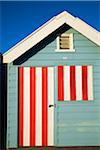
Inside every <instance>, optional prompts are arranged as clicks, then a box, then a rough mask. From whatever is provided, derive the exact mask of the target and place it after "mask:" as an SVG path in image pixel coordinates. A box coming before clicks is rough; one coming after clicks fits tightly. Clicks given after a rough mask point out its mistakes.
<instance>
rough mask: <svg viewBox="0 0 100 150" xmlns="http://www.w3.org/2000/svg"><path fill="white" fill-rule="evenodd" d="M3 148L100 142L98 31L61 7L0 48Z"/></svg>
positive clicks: (86, 144)
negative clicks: (0, 61) (4, 80)
mask: <svg viewBox="0 0 100 150" xmlns="http://www.w3.org/2000/svg"><path fill="white" fill-rule="evenodd" d="M3 63H4V64H5V65H6V66H7V148H18V147H31V146H33V147H34V146H100V33H99V32H98V31H97V30H95V29H94V28H93V27H91V26H89V25H88V24H87V23H85V22H84V21H82V20H81V19H79V18H78V17H74V16H72V15H71V14H69V13H68V12H66V11H64V12H62V13H60V14H58V15H57V16H54V17H53V18H52V19H50V20H49V21H48V22H47V23H45V24H44V25H42V26H41V27H40V28H39V29H37V30H36V31H34V32H33V33H31V34H30V35H29V36H27V37H26V38H25V39H23V40H22V41H20V42H19V43H18V44H16V45H15V46H14V47H12V48H11V49H10V50H8V51H7V52H6V53H4V54H3Z"/></svg>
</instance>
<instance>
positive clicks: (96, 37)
mask: <svg viewBox="0 0 100 150" xmlns="http://www.w3.org/2000/svg"><path fill="white" fill-rule="evenodd" d="M66 24H68V25H69V26H71V27H72V28H74V29H75V30H76V31H78V32H80V33H81V34H83V35H84V36H86V37H87V38H88V39H90V40H91V41H92V42H94V43H96V44H97V45H98V46H100V33H99V32H98V31H96V30H95V29H94V28H92V27H91V26H89V25H88V24H86V23H85V22H83V21H82V20H81V19H79V18H76V19H75V20H74V21H66Z"/></svg>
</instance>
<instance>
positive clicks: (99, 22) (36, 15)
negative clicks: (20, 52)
mask: <svg viewBox="0 0 100 150" xmlns="http://www.w3.org/2000/svg"><path fill="white" fill-rule="evenodd" d="M64 10H66V11H68V12H70V13H71V14H72V15H74V16H78V17H79V18H81V19H82V20H84V21H85V22H87V23H88V24H90V25H91V26H92V27H94V28H95V29H97V30H99V31H100V15H99V14H100V2H99V1H98V2H95V1H89V2H87V1H77V2H74V1H58V2H57V1H44V2H43V1H40V2H39V1H36V2H35V1H30V2H28V1H26V2H25V1H24V2H23V1H22V2H21V1H17V2H13V1H8V2H3V1H2V2H0V35H1V36H0V52H1V53H4V52H5V51H7V50H8V49H9V48H11V47H12V46H14V45H15V44H16V43H18V42H19V41H20V40H22V39H23V38H24V37H26V36H27V35H29V34H30V33H31V32H33V31H34V30H35V29H37V28H38V27H40V26H41V25H42V24H44V23H45V22H46V21H48V20H49V19H50V18H52V17H53V16H54V15H57V14H58V13H60V12H62V11H64Z"/></svg>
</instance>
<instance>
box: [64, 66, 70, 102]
mask: <svg viewBox="0 0 100 150" xmlns="http://www.w3.org/2000/svg"><path fill="white" fill-rule="evenodd" d="M64 100H65V101H66V100H70V67H69V66H64Z"/></svg>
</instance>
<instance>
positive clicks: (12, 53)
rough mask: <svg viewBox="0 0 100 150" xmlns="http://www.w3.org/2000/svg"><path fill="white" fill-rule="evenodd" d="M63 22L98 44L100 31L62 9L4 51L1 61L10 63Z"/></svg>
mask: <svg viewBox="0 0 100 150" xmlns="http://www.w3.org/2000/svg"><path fill="white" fill-rule="evenodd" d="M64 23H66V24H68V25H69V26H71V27H72V28H74V29H75V30H77V31H78V32H80V33H81V34H83V35H84V36H86V37H87V38H88V39H90V40H91V41H92V42H94V43H96V44H97V45H98V46H100V32H98V31H96V30H95V29H93V28H92V27H90V26H89V25H88V24H87V23H85V22H83V21H82V20H80V19H79V18H75V17H74V16H72V15H71V14H69V13H68V12H66V11H64V12H62V13H60V14H59V15H57V16H56V17H53V18H52V19H50V20H49V21H48V22H47V23H45V24H44V25H43V26H41V27H40V28H39V29H37V30H36V31H35V32H33V33H32V34H30V35H29V36H28V37H26V38H25V39H23V40H22V41H21V42H19V43H18V44H16V45H15V46H13V47H12V48H11V49H9V50H8V51H7V52H6V53H4V54H3V63H10V62H12V61H14V60H15V59H17V58H18V57H19V56H21V55H22V54H24V53H25V52H26V51H28V50H29V49H30V48H32V47H33V46H34V45H36V44H37V43H39V42H40V41H41V40H43V39H44V38H45V37H47V36H48V35H50V34H51V33H52V32H54V31H55V30H56V29H58V28H59V27H60V26H62V25H63V24H64ZM45 31H46V32H45Z"/></svg>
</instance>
